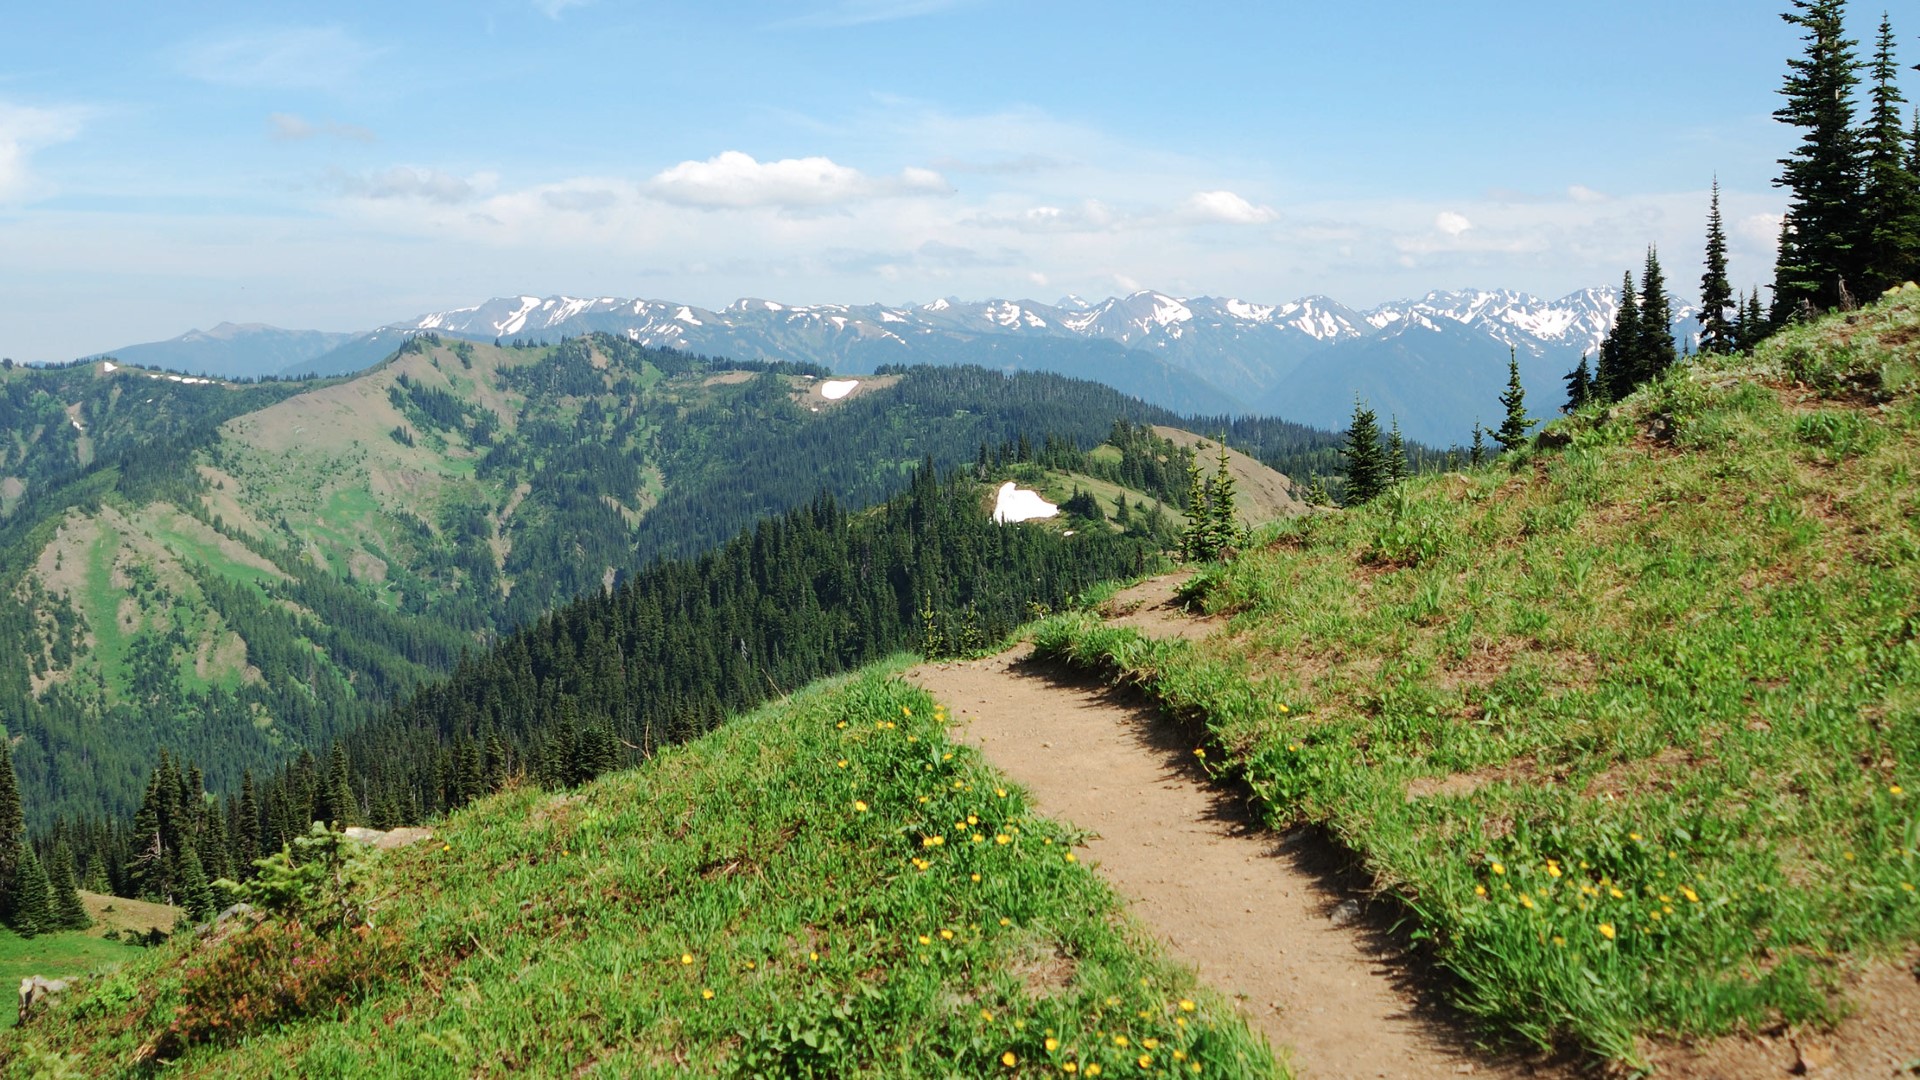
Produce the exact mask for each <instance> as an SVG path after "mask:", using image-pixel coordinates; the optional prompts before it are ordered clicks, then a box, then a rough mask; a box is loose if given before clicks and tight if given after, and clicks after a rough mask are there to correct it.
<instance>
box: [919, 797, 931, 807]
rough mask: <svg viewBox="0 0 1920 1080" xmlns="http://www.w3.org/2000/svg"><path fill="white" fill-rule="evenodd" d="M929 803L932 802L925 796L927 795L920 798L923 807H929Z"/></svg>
mask: <svg viewBox="0 0 1920 1080" xmlns="http://www.w3.org/2000/svg"><path fill="white" fill-rule="evenodd" d="M929 801H930V799H929V798H928V796H925V795H922V796H920V805H921V806H925V805H927V803H928V802H929Z"/></svg>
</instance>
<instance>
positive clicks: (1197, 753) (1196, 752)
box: [1193, 746, 1207, 761]
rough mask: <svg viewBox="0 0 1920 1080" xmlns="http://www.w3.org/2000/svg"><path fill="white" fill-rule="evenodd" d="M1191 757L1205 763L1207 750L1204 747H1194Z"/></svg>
mask: <svg viewBox="0 0 1920 1080" xmlns="http://www.w3.org/2000/svg"><path fill="white" fill-rule="evenodd" d="M1193 756H1194V757H1197V758H1199V759H1200V760H1202V761H1205V760H1206V759H1207V748H1206V747H1204V746H1196V747H1194V748H1193Z"/></svg>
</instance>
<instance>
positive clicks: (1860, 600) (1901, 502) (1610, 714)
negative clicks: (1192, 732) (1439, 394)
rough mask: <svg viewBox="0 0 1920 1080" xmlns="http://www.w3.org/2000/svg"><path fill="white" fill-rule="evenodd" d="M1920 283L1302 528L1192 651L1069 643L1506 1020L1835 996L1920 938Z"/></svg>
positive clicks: (1498, 1024) (1492, 1018)
mask: <svg viewBox="0 0 1920 1080" xmlns="http://www.w3.org/2000/svg"><path fill="white" fill-rule="evenodd" d="M1917 340H1920V290H1916V289H1914V288H1912V287H1908V288H1907V289H1905V290H1904V291H1901V292H1898V293H1894V294H1889V297H1888V298H1887V299H1886V300H1884V301H1883V302H1881V303H1880V304H1878V305H1876V306H1874V307H1871V308H1869V309H1867V310H1864V311H1861V312H1857V313H1854V314H1851V315H1845V316H1836V317H1834V318H1831V319H1828V320H1825V321H1822V322H1819V323H1817V324H1814V325H1812V326H1808V327H1802V328H1795V329H1792V330H1789V331H1787V332H1785V333H1783V334H1781V335H1779V336H1778V337H1776V338H1775V339H1774V340H1772V341H1769V342H1767V343H1766V344H1765V345H1764V346H1763V347H1762V348H1761V349H1760V350H1759V352H1758V354H1757V355H1755V356H1752V357H1739V358H1732V359H1726V360H1720V359H1705V358H1703V359H1700V360H1698V361H1697V362H1695V363H1692V364H1688V365H1683V366H1682V367H1680V368H1678V369H1676V370H1675V371H1673V372H1671V373H1670V374H1668V375H1667V376H1665V377H1663V378H1662V379H1660V380H1659V381H1658V382H1656V383H1655V384H1653V385H1651V386H1649V387H1647V388H1646V389H1644V390H1643V391H1641V392H1640V393H1638V394H1636V395H1635V396H1634V397H1633V398H1631V399H1630V400H1628V401H1627V402H1625V403H1623V404H1620V405H1617V406H1614V407H1612V408H1610V409H1596V410H1590V411H1587V412H1583V413H1582V414H1580V415H1578V416H1575V417H1571V418H1569V419H1567V420H1564V421H1562V422H1560V423H1559V424H1557V425H1555V426H1554V427H1553V428H1552V429H1550V430H1549V432H1548V434H1547V436H1546V437H1545V439H1544V440H1543V442H1544V443H1545V444H1546V445H1545V446H1544V447H1543V448H1538V449H1535V450H1531V451H1525V452H1521V453H1517V454H1514V455H1511V456H1510V457H1508V458H1505V459H1502V460H1500V461H1498V462H1496V463H1494V464H1492V465H1490V466H1488V467H1486V468H1482V469H1478V470H1474V471H1471V472H1468V473H1465V474H1449V475H1444V476H1431V477H1427V478H1422V479H1417V480H1414V481H1412V482H1410V483H1407V484H1404V485H1402V486H1401V487H1400V488H1399V489H1397V490H1395V491H1393V492H1390V493H1389V494H1388V495H1386V496H1385V497H1383V498H1381V499H1379V500H1377V501H1376V502H1375V503H1373V504H1371V505H1368V506H1365V507H1362V508H1359V509H1355V510H1351V511H1347V512H1343V513H1338V514H1322V515H1316V516H1312V517H1308V518H1304V519H1299V520H1296V521H1293V522H1290V523H1287V524H1284V525H1282V526H1280V527H1278V528H1276V529H1274V530H1272V531H1270V532H1268V533H1266V534H1265V535H1264V542H1263V543H1261V544H1259V545H1257V549H1256V550H1254V551H1251V552H1249V553H1247V554H1246V555H1244V556H1243V557H1241V558H1240V559H1239V561H1237V562H1236V563H1234V564H1233V565H1231V566H1228V567H1224V568H1220V569H1218V570H1215V571H1213V572H1211V573H1209V574H1207V575H1206V576H1205V577H1204V579H1203V581H1202V582H1201V583H1200V585H1199V587H1198V589H1197V592H1198V594H1199V595H1200V596H1201V597H1202V598H1204V603H1205V605H1206V607H1207V608H1208V609H1209V610H1211V611H1215V612H1221V613H1225V614H1227V615H1229V616H1231V622H1230V628H1231V629H1230V633H1227V634H1222V635H1218V636H1216V637H1215V638H1214V639H1212V640H1209V641H1207V642H1204V643H1201V644H1198V645H1188V644H1186V643H1179V642H1173V643H1165V644H1148V643H1146V642H1144V641H1142V640H1140V639H1138V638H1136V637H1134V636H1133V635H1132V634H1131V633H1130V632H1127V631H1115V630H1108V629H1104V628H1100V627H1098V626H1097V625H1096V624H1095V623H1094V622H1092V621H1091V620H1089V619H1085V618H1081V617H1075V616H1068V617H1062V618H1060V619H1058V620H1056V621H1054V622H1052V623H1051V624H1049V625H1048V626H1047V627H1045V629H1044V631H1043V633H1042V640H1043V646H1044V648H1045V649H1046V650H1048V651H1051V652H1053V653H1055V654H1058V655H1063V656H1068V657H1071V658H1073V659H1075V660H1077V661H1079V662H1081V663H1084V664H1089V665H1093V666H1097V667H1102V668H1105V669H1107V670H1109V671H1112V672H1116V673H1119V674H1121V675H1123V676H1124V677H1125V678H1128V679H1130V680H1133V681H1136V682H1138V683H1139V684H1140V685H1141V686H1143V687H1145V688H1146V689H1147V691H1148V692H1149V693H1151V694H1152V695H1154V696H1155V697H1157V698H1158V699H1159V700H1161V701H1162V702H1164V703H1166V704H1167V705H1168V706H1170V707H1171V708H1172V709H1174V710H1176V711H1177V712H1178V713H1180V714H1182V715H1184V716H1187V717H1190V718H1192V719H1193V720H1194V721H1195V722H1196V723H1198V724H1201V725H1204V727H1205V729H1206V731H1207V733H1208V735H1209V738H1210V742H1211V744H1212V745H1213V747H1214V749H1213V750H1212V751H1210V757H1209V760H1210V761H1213V762H1216V763H1218V767H1219V768H1221V769H1222V770H1224V771H1227V772H1229V773H1232V774H1235V775H1237V776H1240V777H1242V778H1244V779H1245V780H1246V781H1247V782H1248V783H1249V784H1250V785H1251V787H1252V788H1253V790H1254V791H1255V792H1257V793H1258V796H1259V797H1260V798H1261V799H1262V800H1263V802H1264V804H1265V806H1266V808H1267V811H1268V814H1269V817H1270V818H1271V819H1272V821H1273V822H1274V823H1275V824H1277V825H1287V824H1295V823H1308V824H1312V825H1317V826H1320V827H1323V828H1325V829H1326V830H1327V831H1328V832H1329V833H1331V834H1332V835H1333V836H1334V837H1336V838H1337V839H1338V840H1339V841H1341V842H1342V843H1344V844H1346V845H1347V846H1349V847H1350V848H1351V849H1352V850H1353V851H1355V852H1356V853H1357V854H1358V856H1359V857H1360V858H1361V859H1362V860H1363V861H1364V863H1365V865H1366V867H1367V868H1368V869H1369V870H1370V871H1371V873H1372V874H1373V876H1374V877H1375V879H1376V881H1377V883H1378V885H1379V886H1380V888H1381V889H1382V890H1384V891H1385V893H1386V894H1387V895H1388V896H1390V897H1391V898H1392V900H1393V901H1394V902H1396V903H1397V904H1398V905H1399V906H1400V907H1401V908H1403V909H1404V913H1405V915H1406V916H1407V919H1408V922H1407V924H1406V925H1408V926H1409V927H1411V928H1412V929H1413V931H1414V933H1415V934H1416V936H1417V937H1418V938H1419V939H1421V940H1423V941H1424V942H1426V943H1427V944H1428V945H1429V946H1430V947H1431V949H1432V951H1433V953H1434V955H1435V957H1436V958H1437V960H1438V961H1439V962H1440V964H1441V965H1443V966H1444V967H1445V968H1446V969H1448V970H1450V971H1451V972H1452V973H1453V974H1454V975H1456V976H1457V977H1458V981H1457V984H1456V985H1455V986H1454V988H1453V990H1452V994H1453V997H1454V1000H1455V1002H1456V1003H1457V1004H1458V1005H1459V1006H1460V1007H1462V1008H1463V1009H1465V1010H1467V1011H1468V1012H1469V1013H1471V1014H1474V1015H1476V1016H1478V1017H1479V1018H1481V1019H1482V1020H1483V1021H1484V1022H1485V1024H1486V1025H1487V1027H1488V1029H1489V1030H1490V1031H1492V1032H1495V1033H1497V1034H1501V1035H1505V1036H1511V1037H1517V1038H1520V1039H1524V1040H1528V1041H1532V1042H1536V1043H1541V1044H1551V1043H1571V1044H1577V1045H1579V1046H1582V1047H1585V1048H1588V1049H1590V1050H1593V1051H1597V1052H1598V1053H1600V1054H1603V1055H1605V1056H1608V1057H1611V1058H1615V1059H1620V1060H1626V1061H1632V1060H1636V1059H1638V1058H1639V1057H1640V1056H1641V1054H1642V1052H1643V1050H1642V1044H1641V1043H1640V1042H1639V1040H1641V1039H1643V1038H1646V1037H1649V1036H1692V1035H1702V1034H1712V1033H1718V1032H1725V1031H1728V1030H1734V1029H1741V1028H1746V1029H1758V1028H1760V1027H1761V1026H1763V1025H1766V1024H1768V1023H1771V1022H1774V1021H1775V1020H1777V1019H1782V1018H1784V1019H1786V1020H1789V1021H1794V1022H1803V1021H1804V1022H1816V1021H1820V1020H1823V1019H1830V1018H1833V1017H1835V1016H1837V1015H1838V1014H1840V1013H1841V1012H1843V1011H1844V1010H1845V1009H1846V1008H1847V1005H1846V991H1847V988H1848V987H1849V985H1851V983H1852V981H1853V980H1854V978H1855V976H1856V975H1857V974H1858V973H1859V972H1860V971H1862V970H1864V969H1865V968H1867V967H1870V966H1872V965H1875V964H1881V963H1901V964H1904V963H1907V962H1908V961H1909V960H1910V958H1911V957H1912V956H1913V955H1914V954H1915V950H1916V946H1920V805H1917V804H1916V802H1915V800H1916V798H1920V795H1917V794H1915V793H1916V792H1920V725H1916V724H1915V716H1916V712H1917V711H1920V599H1917V598H1920V483H1916V479H1915V477H1916V468H1920V395H1917V394H1916V390H1920V364H1917V362H1916V346H1915V342H1916V341H1917Z"/></svg>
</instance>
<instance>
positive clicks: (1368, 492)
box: [1341, 399, 1387, 506]
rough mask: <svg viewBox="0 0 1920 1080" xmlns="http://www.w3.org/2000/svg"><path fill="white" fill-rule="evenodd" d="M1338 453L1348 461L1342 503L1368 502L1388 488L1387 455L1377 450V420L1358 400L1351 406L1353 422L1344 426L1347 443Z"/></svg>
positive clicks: (1378, 422) (1378, 448) (1378, 426)
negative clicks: (1343, 455) (1345, 427)
mask: <svg viewBox="0 0 1920 1080" xmlns="http://www.w3.org/2000/svg"><path fill="white" fill-rule="evenodd" d="M1341 453H1343V454H1345V455H1346V458H1347V490H1346V494H1345V502H1346V504H1347V505H1348V506H1358V505H1360V504H1361V503H1364V502H1369V501H1371V500H1373V499H1375V498H1378V497H1379V495H1380V493H1381V492H1382V491H1385V490H1386V489H1387V462H1386V455H1385V454H1383V453H1382V452H1381V449H1380V421H1379V418H1378V417H1376V416H1375V415H1374V412H1373V410H1372V409H1369V408H1367V406H1366V404H1365V403H1364V402H1362V401H1360V400H1358V399H1355V401H1354V403H1353V420H1352V421H1351V423H1350V424H1349V425H1348V427H1347V444H1346V446H1345V447H1344V448H1342V450H1341Z"/></svg>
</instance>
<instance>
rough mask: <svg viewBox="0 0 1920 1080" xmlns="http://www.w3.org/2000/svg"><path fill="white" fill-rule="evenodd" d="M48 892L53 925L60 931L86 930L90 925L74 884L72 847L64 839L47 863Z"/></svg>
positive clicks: (54, 848)
mask: <svg viewBox="0 0 1920 1080" xmlns="http://www.w3.org/2000/svg"><path fill="white" fill-rule="evenodd" d="M46 871H47V891H48V894H49V896H50V897H51V898H52V909H53V921H54V925H55V926H57V927H59V928H60V929H62V930H85V929H86V928H87V927H89V926H92V925H93V919H92V918H91V917H90V916H88V915H87V906H86V905H85V904H83V903H81V902H80V891H79V890H78V889H76V888H74V885H73V848H72V847H70V846H68V844H67V841H66V839H65V838H62V839H60V840H59V841H58V842H56V843H55V844H54V845H53V853H52V854H51V855H50V856H49V857H48V859H47V863H46Z"/></svg>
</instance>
